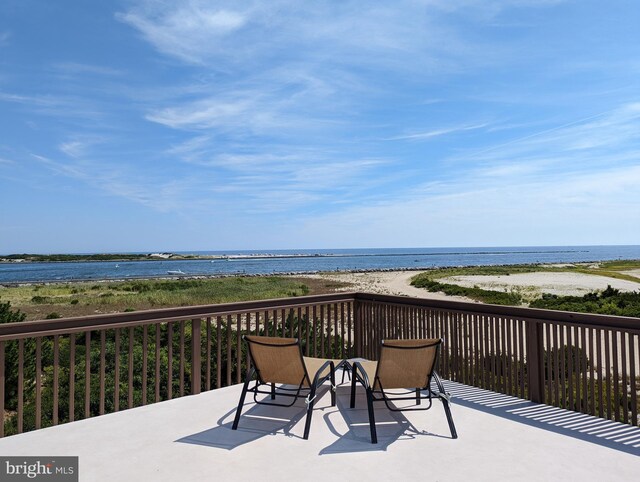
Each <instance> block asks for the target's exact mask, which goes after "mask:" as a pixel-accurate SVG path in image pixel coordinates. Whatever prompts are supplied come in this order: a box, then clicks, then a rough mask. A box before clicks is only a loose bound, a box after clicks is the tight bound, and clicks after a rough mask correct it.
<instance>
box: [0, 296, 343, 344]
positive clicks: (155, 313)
mask: <svg viewBox="0 0 640 482" xmlns="http://www.w3.org/2000/svg"><path fill="white" fill-rule="evenodd" d="M354 299H355V293H352V292H346V293H332V294H328V295H312V296H298V297H292V298H277V299H270V300H259V301H243V302H237V303H220V304H215V305H200V306H187V307H179V308H163V309H158V310H145V311H132V312H129V313H114V314H104V315H93V316H79V317H73V318H59V319H54V320H37V321H23V322H20V323H6V324H1V325H0V341H2V340H11V339H17V338H25V337H36V336H49V335H59V334H66V333H77V332H81V331H89V330H104V329H113V328H124V327H128V326H138V325H145V324H150V323H163V322H170V321H179V320H189V319H198V318H207V317H214V316H221V315H229V314H236V313H247V312H256V311H264V310H269V309H288V308H298V307H305V306H312V305H318V304H323V303H339V302H345V301H353V300H354Z"/></svg>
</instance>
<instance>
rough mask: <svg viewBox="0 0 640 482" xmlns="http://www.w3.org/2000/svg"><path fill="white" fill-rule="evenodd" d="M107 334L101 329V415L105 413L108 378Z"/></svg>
mask: <svg viewBox="0 0 640 482" xmlns="http://www.w3.org/2000/svg"><path fill="white" fill-rule="evenodd" d="M105 337H106V334H105V331H104V330H100V408H99V410H100V412H99V413H100V415H103V414H104V401H105V398H106V396H105V387H104V380H105V378H106V363H105V361H106V360H105V351H106V340H105Z"/></svg>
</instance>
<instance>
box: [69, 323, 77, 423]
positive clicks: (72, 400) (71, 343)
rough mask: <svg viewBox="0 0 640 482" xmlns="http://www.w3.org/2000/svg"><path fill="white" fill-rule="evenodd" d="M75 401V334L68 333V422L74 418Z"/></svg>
mask: <svg viewBox="0 0 640 482" xmlns="http://www.w3.org/2000/svg"><path fill="white" fill-rule="evenodd" d="M75 401H76V334H75V333H71V334H70V335H69V422H73V421H74V420H75V407H76V405H75Z"/></svg>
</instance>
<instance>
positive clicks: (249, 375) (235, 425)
mask: <svg viewBox="0 0 640 482" xmlns="http://www.w3.org/2000/svg"><path fill="white" fill-rule="evenodd" d="M254 372H255V369H254V368H251V370H249V372H248V373H247V378H246V379H245V381H244V385H243V386H242V394H241V395H240V402H239V403H238V408H237V410H236V416H235V418H234V419H233V425H232V426H231V430H237V429H238V423H239V422H240V413H242V406H243V405H244V399H245V397H246V396H247V390H248V388H249V383H250V382H251V379H252V378H253V374H254Z"/></svg>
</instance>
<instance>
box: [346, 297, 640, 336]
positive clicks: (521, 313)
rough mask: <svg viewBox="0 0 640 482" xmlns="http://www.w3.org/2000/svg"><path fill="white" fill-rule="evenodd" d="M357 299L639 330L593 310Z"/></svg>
mask: <svg viewBox="0 0 640 482" xmlns="http://www.w3.org/2000/svg"><path fill="white" fill-rule="evenodd" d="M356 300H357V301H369V302H377V303H386V304H399V305H405V306H407V305H410V306H419V307H424V308H431V309H437V310H445V311H456V312H461V313H469V314H478V315H490V316H503V317H509V318H515V319H520V320H531V321H538V322H545V321H547V322H554V323H566V324H573V325H589V326H594V327H602V328H608V329H622V330H633V331H638V330H640V318H633V317H629V316H614V315H600V314H594V313H575V312H571V311H556V310H544V309H539V308H525V307H520V306H504V305H491V304H485V303H470V302H464V301H449V300H432V299H427V298H413V297H408V296H395V295H382V294H373V293H357V294H356Z"/></svg>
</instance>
